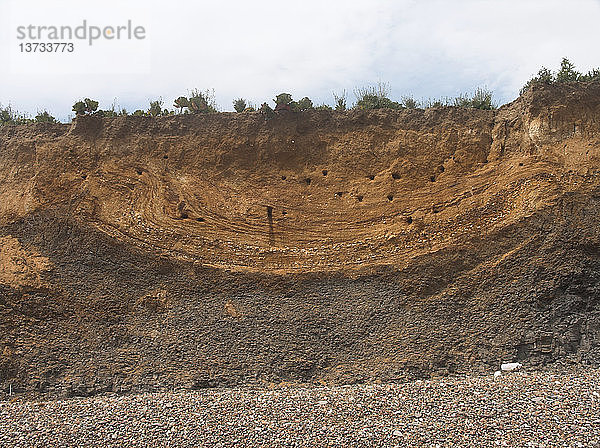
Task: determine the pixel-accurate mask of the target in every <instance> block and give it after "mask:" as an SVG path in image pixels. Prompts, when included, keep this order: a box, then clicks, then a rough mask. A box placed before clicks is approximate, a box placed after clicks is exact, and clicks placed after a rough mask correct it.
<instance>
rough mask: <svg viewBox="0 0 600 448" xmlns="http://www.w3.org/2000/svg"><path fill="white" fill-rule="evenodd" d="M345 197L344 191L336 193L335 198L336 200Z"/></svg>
mask: <svg viewBox="0 0 600 448" xmlns="http://www.w3.org/2000/svg"><path fill="white" fill-rule="evenodd" d="M343 195H344V192H343V191H336V192H335V197H336V198H341V197H342V196H343Z"/></svg>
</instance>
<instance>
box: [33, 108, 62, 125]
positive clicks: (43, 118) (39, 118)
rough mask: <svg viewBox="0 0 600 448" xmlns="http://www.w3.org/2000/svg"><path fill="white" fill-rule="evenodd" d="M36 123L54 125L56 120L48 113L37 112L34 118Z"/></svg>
mask: <svg viewBox="0 0 600 448" xmlns="http://www.w3.org/2000/svg"><path fill="white" fill-rule="evenodd" d="M35 122H36V123H56V122H57V121H56V118H54V117H53V116H52V115H50V114H49V113H48V111H46V110H45V111H43V112H38V114H37V115H36V116H35Z"/></svg>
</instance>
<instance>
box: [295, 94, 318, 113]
mask: <svg viewBox="0 0 600 448" xmlns="http://www.w3.org/2000/svg"><path fill="white" fill-rule="evenodd" d="M297 107H298V110H299V111H305V110H311V109H314V107H313V102H312V101H311V100H310V98H309V97H307V96H305V97H304V98H302V99H301V100H300V101H298V103H297Z"/></svg>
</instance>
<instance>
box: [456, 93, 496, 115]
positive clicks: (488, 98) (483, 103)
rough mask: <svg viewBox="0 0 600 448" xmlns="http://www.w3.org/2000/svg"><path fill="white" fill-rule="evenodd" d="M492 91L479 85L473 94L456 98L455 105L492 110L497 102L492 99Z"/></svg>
mask: <svg viewBox="0 0 600 448" xmlns="http://www.w3.org/2000/svg"><path fill="white" fill-rule="evenodd" d="M492 96H493V94H492V91H491V90H488V89H486V88H484V87H478V88H477V89H476V90H475V93H474V94H473V95H472V96H469V95H466V94H463V95H459V96H457V97H456V98H454V102H453V105H454V106H456V107H465V108H472V109H483V110H492V109H496V107H497V106H496V104H495V103H494V101H493V100H492Z"/></svg>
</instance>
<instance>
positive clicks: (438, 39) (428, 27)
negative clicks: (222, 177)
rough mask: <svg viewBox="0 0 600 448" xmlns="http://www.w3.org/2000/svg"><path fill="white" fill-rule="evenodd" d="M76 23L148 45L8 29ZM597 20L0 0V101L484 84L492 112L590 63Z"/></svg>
mask: <svg viewBox="0 0 600 448" xmlns="http://www.w3.org/2000/svg"><path fill="white" fill-rule="evenodd" d="M83 20H86V21H87V23H88V25H94V26H99V27H105V26H115V27H116V26H120V25H124V24H127V21H128V20H131V21H132V24H133V26H143V27H144V30H145V35H144V36H145V38H144V39H140V40H135V39H134V40H131V41H130V40H126V39H121V40H118V41H117V40H115V39H112V40H108V39H104V40H98V41H95V42H94V43H93V44H92V45H91V46H90V45H88V42H87V41H70V42H75V48H74V51H73V52H72V53H62V54H61V53H53V54H40V53H35V54H34V53H22V52H21V51H20V47H19V45H20V44H21V43H26V42H41V41H39V40H37V41H36V40H32V39H25V40H19V39H18V38H17V27H19V26H28V25H30V24H33V25H36V26H37V25H42V26H72V27H73V28H74V27H76V26H78V25H81V24H82V22H83ZM599 23H600V0H569V1H565V0H497V1H486V0H455V1H452V2H450V1H447V0H446V1H437V0H419V1H411V0H396V1H383V0H364V1H353V0H345V1H338V0H303V1H294V2H291V1H285V0H278V1H271V0H269V1H259V0H257V1H253V2H250V1H248V0H229V1H227V0H222V1H220V2H216V1H210V2H203V1H183V0H170V1H157V0H156V1H155V0H143V1H141V0H118V1H113V0H102V1H91V0H87V1H82V0H77V1H74V0H54V1H47V0H14V1H13V0H0V26H1V31H0V57H1V60H2V70H1V71H0V103H1V104H3V105H7V104H11V105H12V106H14V107H15V108H17V109H19V110H22V111H26V112H28V113H31V114H35V112H36V111H37V110H40V109H48V110H49V111H50V112H51V113H52V114H54V115H56V116H57V117H59V118H61V119H66V118H67V116H68V115H69V114H70V113H71V106H72V104H73V103H74V101H75V100H77V99H79V98H82V97H86V96H87V97H91V98H95V99H98V100H99V101H100V107H102V108H108V107H110V105H111V104H112V103H113V102H115V101H116V103H117V104H118V105H120V106H121V107H125V108H126V109H127V110H129V111H133V110H134V109H137V108H147V107H148V101H149V100H151V99H156V98H159V97H162V98H163V99H164V101H165V105H166V106H171V104H172V101H173V99H174V98H176V97H177V96H180V95H182V94H186V93H187V92H188V91H189V90H190V89H193V88H199V89H202V90H204V89H214V91H215V94H216V99H217V103H218V104H219V106H220V108H221V110H232V100H233V99H234V98H237V97H240V96H241V97H244V98H247V99H248V100H250V101H252V102H253V103H255V104H257V105H259V104H260V103H262V102H263V101H268V100H271V99H272V98H273V97H274V96H275V95H276V94H277V93H280V92H282V91H287V92H290V93H292V95H293V96H294V98H300V97H303V96H309V97H310V98H312V99H313V102H314V103H315V104H319V103H322V102H326V103H329V104H332V103H333V96H332V92H338V93H339V92H341V91H342V90H344V89H345V90H346V91H347V92H348V97H349V100H350V102H352V101H354V99H355V98H354V95H353V93H352V92H353V90H354V89H355V88H356V87H360V86H366V85H369V84H373V83H376V82H378V81H382V82H385V83H389V85H390V87H391V97H392V98H393V99H400V98H401V97H402V96H403V95H412V96H414V97H415V98H417V99H427V98H433V97H442V96H455V95H457V94H460V93H463V92H471V91H473V89H474V88H475V87H477V86H487V87H489V88H490V89H492V90H493V91H494V92H495V98H496V100H497V102H498V103H500V104H502V103H506V102H508V101H511V100H513V99H514V98H516V96H517V95H518V91H519V89H520V87H521V86H522V85H523V83H525V82H526V81H527V79H529V78H530V77H531V75H533V74H534V73H536V72H537V70H538V69H539V68H540V67H541V66H542V65H545V66H547V67H549V68H552V69H556V68H557V67H558V65H559V63H560V59H561V58H562V57H563V56H567V57H569V58H570V59H571V61H572V62H574V63H575V64H576V65H577V67H578V68H579V69H580V70H581V71H587V70H589V69H591V68H593V67H597V66H600V54H599V51H598V42H600V26H599ZM46 41H49V40H47V39H46ZM63 41H65V40H60V39H58V40H53V41H52V42H63ZM67 42H69V41H67Z"/></svg>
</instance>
